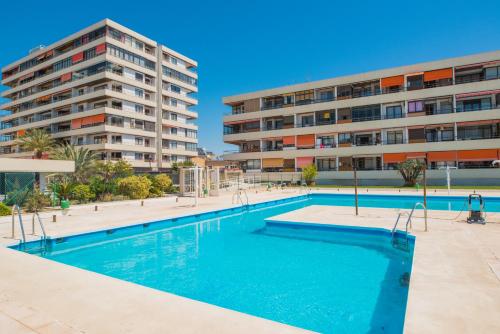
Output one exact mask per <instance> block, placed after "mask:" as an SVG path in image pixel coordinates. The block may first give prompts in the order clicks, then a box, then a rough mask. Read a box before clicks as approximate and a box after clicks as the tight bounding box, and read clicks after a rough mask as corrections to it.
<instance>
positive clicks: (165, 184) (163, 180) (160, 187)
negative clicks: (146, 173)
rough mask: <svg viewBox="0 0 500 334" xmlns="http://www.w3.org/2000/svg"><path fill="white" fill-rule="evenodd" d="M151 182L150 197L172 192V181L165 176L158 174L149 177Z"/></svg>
mask: <svg viewBox="0 0 500 334" xmlns="http://www.w3.org/2000/svg"><path fill="white" fill-rule="evenodd" d="M149 179H150V180H151V183H152V184H151V188H150V189H149V193H150V196H151V195H152V196H154V197H159V196H161V195H163V194H164V193H166V192H169V191H171V190H172V179H171V178H170V177H169V176H168V175H165V174H158V175H155V176H151V177H149Z"/></svg>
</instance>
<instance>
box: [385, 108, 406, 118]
mask: <svg viewBox="0 0 500 334" xmlns="http://www.w3.org/2000/svg"><path fill="white" fill-rule="evenodd" d="M385 115H386V118H389V119H390V118H401V117H403V111H402V108H401V106H391V107H387V108H386V109H385Z"/></svg>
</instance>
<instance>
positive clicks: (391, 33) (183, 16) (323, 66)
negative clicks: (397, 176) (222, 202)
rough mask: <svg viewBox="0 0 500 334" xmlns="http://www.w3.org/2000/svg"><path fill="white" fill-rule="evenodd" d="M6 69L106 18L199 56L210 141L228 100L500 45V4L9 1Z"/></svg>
mask: <svg viewBox="0 0 500 334" xmlns="http://www.w3.org/2000/svg"><path fill="white" fill-rule="evenodd" d="M2 13H3V15H2V20H1V26H2V31H3V33H2V35H1V36H0V40H1V45H2V49H1V52H0V64H1V65H2V66H4V65H6V64H8V63H10V62H12V61H14V60H16V59H18V58H20V57H22V56H24V55H25V54H26V53H27V51H28V50H29V49H30V48H32V47H34V46H36V45H39V44H46V45H48V44H50V43H52V42H54V41H56V40H58V39H60V38H62V37H65V36H67V35H69V34H71V33H73V32H76V31H78V30H79V29H82V28H84V27H86V26H88V25H90V24H92V23H95V22H97V21H99V20H101V19H103V18H105V17H109V18H110V19H112V20H115V21H117V22H118V23H121V24H123V25H125V26H127V27H129V28H131V29H133V30H135V31H137V32H139V33H141V34H143V35H145V36H148V37H150V38H152V39H154V40H158V41H160V42H161V43H163V44H165V45H167V46H168V47H170V48H172V49H174V50H177V51H179V52H181V53H183V54H185V55H187V56H189V57H191V58H194V59H196V60H197V61H198V62H199V70H198V72H199V76H200V80H199V90H200V92H199V94H198V98H199V106H198V107H197V111H198V112H199V117H200V118H199V125H200V134H199V141H200V144H199V145H200V146H202V147H206V148H207V149H210V150H213V151H215V152H218V153H220V152H222V151H223V150H224V149H230V148H231V146H228V145H224V144H223V142H222V115H223V113H224V112H227V111H228V109H227V107H225V106H223V105H222V102H221V99H222V97H223V96H227V95H233V94H239V93H244V92H248V91H253V90H259V89H266V88H271V87H276V86H282V85H287V84H294V83H300V82H305V81H313V80H320V79H325V78H329V77H334V76H339V75H345V74H353V73H358V72H364V71H369V70H375V69H381V68H387V67H394V66H399V65H407V64H412V63H416V62H422V61H428V60H435V59H440V58H446V57H455V56H462V55H467V54H472V53H477V52H484V51H491V50H498V49H500V39H499V38H498V36H499V34H500V15H499V10H498V1H489V0H485V1H480V2H471V1H439V0H433V1H427V0H425V1H424V0H421V1H412V2H405V1H333V0H332V1H294V0H288V1H272V0H267V1H261V0H254V1H250V0H248V1H218V0H214V1H193V0H192V1H168V2H167V1H123V0H122V1H113V0H107V1H94V0H86V1H83V2H80V3H77V2H71V1H64V2H62V1H50V2H44V3H42V2H39V1H36V2H35V1H31V0H30V1H6V2H3V3H2Z"/></svg>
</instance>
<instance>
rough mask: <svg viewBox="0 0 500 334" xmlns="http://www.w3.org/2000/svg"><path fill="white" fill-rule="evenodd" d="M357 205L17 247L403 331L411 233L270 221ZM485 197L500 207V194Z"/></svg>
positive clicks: (324, 323) (169, 223)
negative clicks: (281, 216) (393, 233)
mask: <svg viewBox="0 0 500 334" xmlns="http://www.w3.org/2000/svg"><path fill="white" fill-rule="evenodd" d="M464 200H465V198H462V197H439V198H437V197H429V198H428V205H429V208H431V209H440V210H455V211H458V210H461V207H462V206H463V202H464ZM417 201H421V198H419V197H417V196H372V195H362V196H360V205H361V206H367V207H396V208H411V207H412V206H413V204H414V203H415V202H417ZM353 203H354V200H353V196H352V195H319V194H311V195H304V196H298V197H293V198H287V199H282V200H277V201H271V202H265V203H260V204H255V205H249V206H248V207H245V208H242V207H238V208H231V209H225V210H219V211H213V212H208V213H201V214H195V215H189V216H184V217H178V218H173V219H166V220H162V221H156V222H144V223H141V224H137V225H133V226H129V227H124V228H118V229H113V230H105V231H97V232H92V233H87V234H82V235H74V236H67V237H63V238H58V239H51V240H49V241H48V244H47V247H46V248H43V249H41V248H40V243H39V242H33V243H28V244H26V245H25V247H23V250H24V251H27V252H30V253H32V254H35V255H38V256H41V257H44V258H47V259H50V260H53V261H58V262H62V263H65V264H69V265H72V266H76V267H79V268H83V269H86V270H90V271H94V272H98V273H101V274H104V275H108V276H112V277H115V278H119V279H123V280H126V281H130V282H134V283H137V284H140V285H144V286H147V287H151V288H154V289H158V290H161V291H166V292H169V293H173V294H177V295H180V296H184V297H188V298H192V299H195V300H199V301H203V302H206V303H210V304H213V305H217V306H221V307H224V308H228V309H232V310H236V311H240V312H244V313H247V314H251V315H254V316H258V317H262V318H266V319H270V320H274V321H278V322H281V323H285V324H289V325H292V326H297V327H300V328H304V329H308V330H313V331H317V332H323V333H402V331H403V326H404V319H405V312H406V302H407V296H408V289H409V284H411V279H410V277H411V268H412V259H413V248H414V245H415V242H417V241H416V240H415V239H414V238H413V237H412V236H410V237H409V239H408V240H406V236H405V235H404V234H403V233H397V234H396V241H397V242H394V240H392V237H391V233H390V232H389V231H387V230H384V229H377V228H359V227H346V226H341V225H342V221H337V220H336V218H335V217H332V219H331V224H332V225H326V226H324V225H323V226H318V225H315V224H307V223H286V222H276V221H269V220H268V218H269V217H273V216H276V215H279V214H282V213H286V212H289V211H292V210H297V209H301V208H304V207H306V206H309V205H345V206H352V205H353ZM486 203H487V205H488V208H489V210H495V211H497V212H498V211H500V206H499V204H500V201H499V200H498V198H486ZM394 218H395V217H388V219H390V220H391V221H392V220H394ZM406 242H407V244H408V247H406V248H405V247H401V245H402V244H404V243H406ZM396 246H397V247H396ZM18 248H19V247H18ZM145 312H146V311H145Z"/></svg>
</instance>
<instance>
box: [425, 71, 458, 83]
mask: <svg viewBox="0 0 500 334" xmlns="http://www.w3.org/2000/svg"><path fill="white" fill-rule="evenodd" d="M451 78H453V69H451V68H444V69H441V70H434V71H427V72H424V81H434V80H441V79H451Z"/></svg>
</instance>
